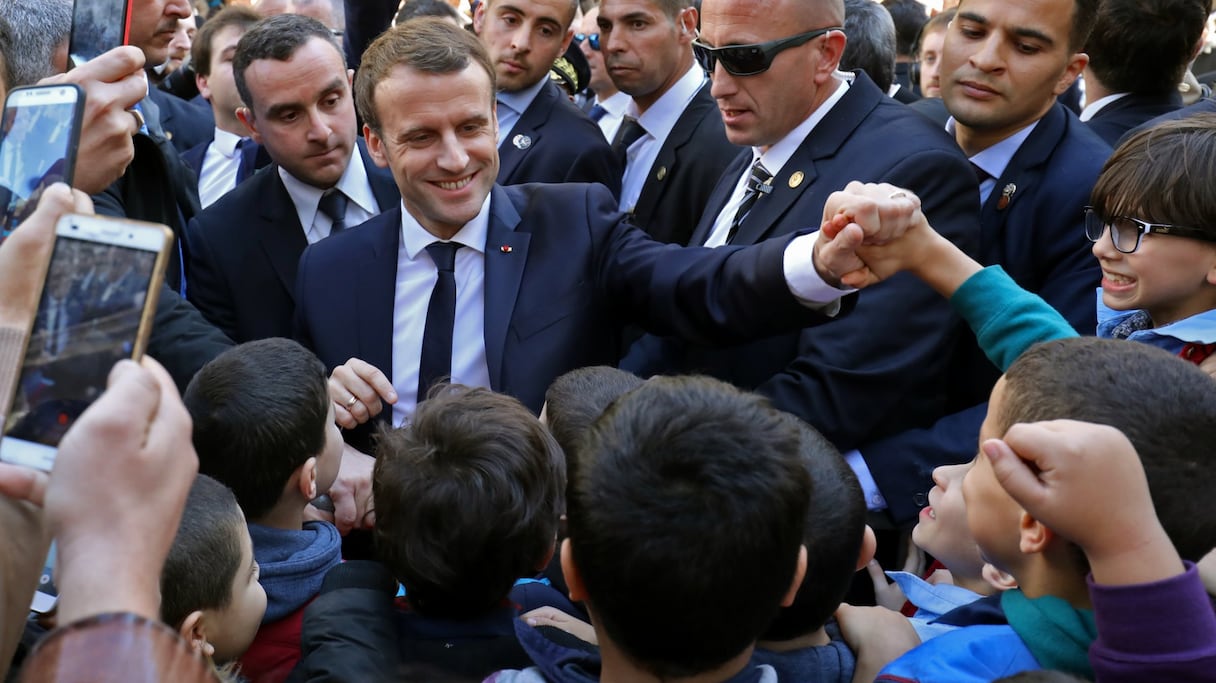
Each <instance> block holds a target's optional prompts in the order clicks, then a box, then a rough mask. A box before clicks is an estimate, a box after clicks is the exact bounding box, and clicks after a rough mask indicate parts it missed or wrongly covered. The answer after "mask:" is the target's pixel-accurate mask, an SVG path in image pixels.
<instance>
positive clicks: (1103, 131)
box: [1085, 91, 1182, 147]
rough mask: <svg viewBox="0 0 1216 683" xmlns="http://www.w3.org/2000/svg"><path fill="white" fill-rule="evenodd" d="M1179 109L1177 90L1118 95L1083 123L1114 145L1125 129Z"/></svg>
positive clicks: (1180, 99) (1179, 102)
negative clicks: (1151, 93) (1150, 93)
mask: <svg viewBox="0 0 1216 683" xmlns="http://www.w3.org/2000/svg"><path fill="white" fill-rule="evenodd" d="M1181 108H1182V95H1179V94H1178V92H1177V91H1174V92H1167V93H1162V94H1160V95H1137V94H1134V93H1133V94H1130V95H1125V96H1123V97H1120V98H1119V99H1117V100H1115V101H1114V102H1111V103H1110V104H1108V105H1106V106H1105V107H1102V108H1101V109H1099V110H1098V113H1097V114H1094V116H1093V118H1091V119H1090V120H1088V121H1086V122H1085V125H1087V126H1089V129H1090V130H1092V131H1093V132H1095V133H1097V134H1098V137H1100V138H1102V139H1103V140H1104V141H1106V144H1108V145H1110V146H1111V147H1115V146H1117V145H1118V144H1119V140H1120V139H1122V138H1123V136H1124V135H1126V134H1127V132H1128V131H1129V130H1131V129H1133V128H1135V127H1137V126H1139V125H1140V124H1142V123H1144V122H1145V121H1148V120H1150V119H1155V118H1157V117H1158V116H1161V115H1162V114H1168V113H1170V112H1172V111H1177V110H1179V109H1181Z"/></svg>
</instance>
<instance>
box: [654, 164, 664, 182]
mask: <svg viewBox="0 0 1216 683" xmlns="http://www.w3.org/2000/svg"><path fill="white" fill-rule="evenodd" d="M666 177H667V167H666V166H660V167H659V172H658V173H655V174H654V179H655V180H662V179H664V178H666Z"/></svg>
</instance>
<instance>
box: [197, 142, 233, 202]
mask: <svg viewBox="0 0 1216 683" xmlns="http://www.w3.org/2000/svg"><path fill="white" fill-rule="evenodd" d="M244 139H245V138H242V137H241V136H239V135H233V134H232V133H229V132H228V131H226V130H220V129H219V128H216V129H215V139H213V140H212V141H211V144H209V145H207V151H206V153H205V154H203V167H202V169H200V170H199V174H198V199H199V203H200V204H201V205H202V207H203V208H204V209H205V208H207V207H208V206H211V205H212V204H214V203H215V201H216V200H217V199H219V198H220V197H223V196H224V195H225V194H228V192H230V191H232V188H234V187H236V173H237V170H238V169H239V168H240V166H241V152H240V150H238V149H237V148H236V146H237V145H238V144H240V142H241V140H244Z"/></svg>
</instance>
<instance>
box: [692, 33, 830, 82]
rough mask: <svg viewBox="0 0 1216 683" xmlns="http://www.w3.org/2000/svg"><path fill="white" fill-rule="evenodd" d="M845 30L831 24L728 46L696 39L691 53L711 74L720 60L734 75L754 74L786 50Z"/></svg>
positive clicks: (762, 71) (766, 69) (760, 72)
mask: <svg viewBox="0 0 1216 683" xmlns="http://www.w3.org/2000/svg"><path fill="white" fill-rule="evenodd" d="M843 30H844V29H843V28H841V27H839V26H829V27H827V28H819V29H815V30H814V31H807V32H806V33H799V34H798V35H796V36H790V37H789V38H779V39H777V40H770V41H768V42H767V43H751V44H749V45H725V46H723V47H710V46H709V45H706V44H705V43H702V42H701V39H700V38H697V39H696V40H694V41H692V53H693V55H695V56H696V58H697V63H698V64H700V65H701V68H702V69H705V72H706V73H708V74H713V72H714V67H715V66H716V65H717V64H718V62H722V68H723V69H726V73H728V74H730V75H732V76H755V75H756V74H762V73H764V72H765V71H768V68H769V67H770V66H772V65H773V59H775V58H776V57H777V55H779V54H781V52H783V51H784V50H788V49H790V48H791V47H798V46H799V45H804V44H806V43H809V42H811V41H812V40H814V39H816V38H818V37H819V36H821V35H823V34H825V33H829V32H831V31H843Z"/></svg>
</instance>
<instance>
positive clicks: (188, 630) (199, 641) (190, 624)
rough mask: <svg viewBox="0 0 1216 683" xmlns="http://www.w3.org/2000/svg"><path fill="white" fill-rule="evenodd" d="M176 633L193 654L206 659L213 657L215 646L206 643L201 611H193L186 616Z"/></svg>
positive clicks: (204, 624)
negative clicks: (186, 643) (195, 653)
mask: <svg viewBox="0 0 1216 683" xmlns="http://www.w3.org/2000/svg"><path fill="white" fill-rule="evenodd" d="M177 632H178V633H180V634H181V636H182V638H183V639H185V640H186V642H188V643H190V647H191V648H192V649H193V650H194V651H195V652H197V653H199V654H200V655H203V656H204V657H208V658H209V657H212V656H214V655H215V646H214V645H212V644H211V643H209V642H207V620H206V618H205V617H204V615H203V613H202V611H200V610H195V611H193V612H191V613H190V614H189V615H187V616H186V618H185V620H183V621H182V625H181V628H179V629H177Z"/></svg>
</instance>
